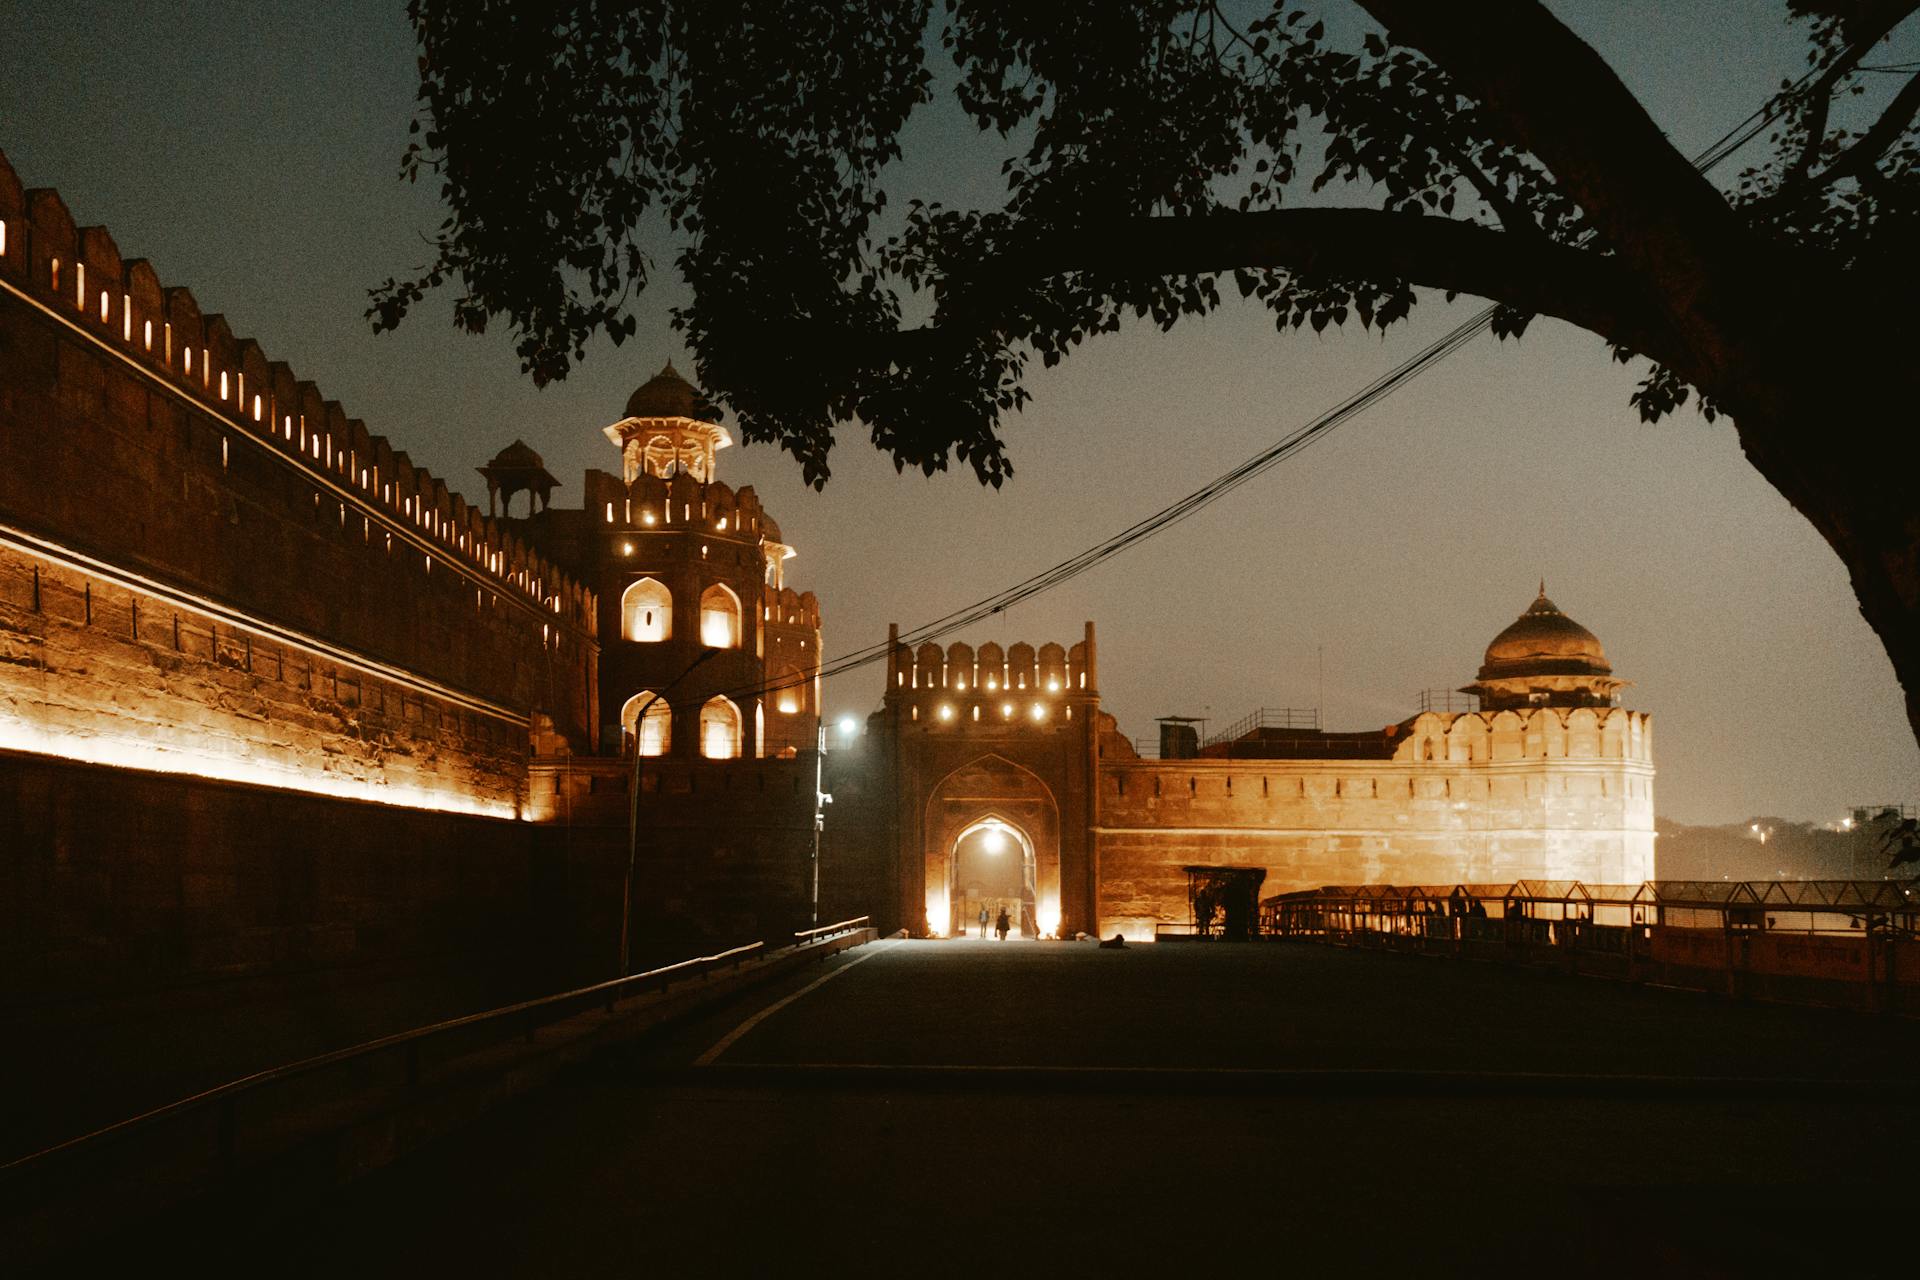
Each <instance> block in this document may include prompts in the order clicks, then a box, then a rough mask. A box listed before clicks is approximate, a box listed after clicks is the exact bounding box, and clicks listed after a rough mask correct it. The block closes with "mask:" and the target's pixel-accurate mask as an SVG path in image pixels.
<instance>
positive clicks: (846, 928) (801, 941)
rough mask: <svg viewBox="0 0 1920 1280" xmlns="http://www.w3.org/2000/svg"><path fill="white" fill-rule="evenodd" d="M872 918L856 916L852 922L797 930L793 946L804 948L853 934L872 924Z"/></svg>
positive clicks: (846, 921) (843, 921)
mask: <svg viewBox="0 0 1920 1280" xmlns="http://www.w3.org/2000/svg"><path fill="white" fill-rule="evenodd" d="M872 919H873V917H871V916H855V917H854V918H853V919H851V920H842V921H840V922H839V923H837V924H823V925H821V926H819V927H818V928H814V929H795V930H794V931H793V945H794V946H796V947H804V946H806V945H807V944H808V943H810V942H825V941H827V939H829V938H834V937H838V936H839V935H840V934H843V933H852V932H853V931H854V930H855V929H864V928H866V927H867V925H868V924H870V923H871V922H872Z"/></svg>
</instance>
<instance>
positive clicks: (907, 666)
mask: <svg viewBox="0 0 1920 1280" xmlns="http://www.w3.org/2000/svg"><path fill="white" fill-rule="evenodd" d="M1098 687H1099V680H1098V678H1097V676H1096V674H1095V671H1094V663H1093V631H1092V624H1088V631H1087V638H1086V639H1085V640H1082V641H1080V642H1079V643H1077V644H1075V645H1073V646H1072V647H1071V648H1066V647H1063V646H1061V645H1058V644H1054V643H1052V642H1048V643H1046V644H1043V645H1041V646H1040V647H1039V648H1038V649H1036V648H1034V647H1033V646H1032V645H1030V644H1028V643H1027V642H1026V641H1024V640H1022V641H1018V642H1016V643H1014V644H1011V645H1008V646H1007V647H1006V648H1004V649H1003V648H1001V647H1000V645H999V644H997V643H995V642H994V641H991V640H989V641H988V642H987V643H986V644H983V645H981V646H980V647H979V649H977V650H976V649H975V648H974V647H973V646H972V645H970V644H966V643H964V642H955V643H953V644H950V645H947V646H946V647H945V648H942V647H941V646H939V645H937V644H933V643H931V642H929V643H927V644H923V645H921V646H920V647H919V648H918V649H912V648H909V647H907V646H906V645H903V644H896V645H895V646H894V647H893V649H892V651H891V653H890V655H889V657H888V661H887V693H888V694H889V695H890V696H897V695H903V694H906V695H911V694H914V693H916V692H925V693H935V692H937V693H952V694H973V695H975V696H978V697H985V696H988V695H991V694H995V693H1002V694H1012V695H1015V696H1018V695H1019V694H1021V693H1075V694H1079V693H1092V692H1095V691H1097V689H1098Z"/></svg>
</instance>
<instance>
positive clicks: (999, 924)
mask: <svg viewBox="0 0 1920 1280" xmlns="http://www.w3.org/2000/svg"><path fill="white" fill-rule="evenodd" d="M1012 924H1013V922H1012V921H1011V920H1008V919H1007V909H1006V908H1005V907H1002V908H1000V915H999V918H998V919H996V920H995V921H994V922H993V927H994V929H996V930H997V931H998V932H999V934H1000V941H1002V942H1005V941H1006V940H1007V930H1008V929H1009V928H1010V927H1012Z"/></svg>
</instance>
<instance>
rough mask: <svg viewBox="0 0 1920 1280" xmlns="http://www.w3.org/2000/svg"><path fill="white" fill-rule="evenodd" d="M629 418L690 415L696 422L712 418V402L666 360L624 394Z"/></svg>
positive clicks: (711, 419) (707, 420)
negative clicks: (661, 366) (653, 372)
mask: <svg viewBox="0 0 1920 1280" xmlns="http://www.w3.org/2000/svg"><path fill="white" fill-rule="evenodd" d="M626 416H627V417H629V418H692V419H693V420H694V421H696V422H712V421H713V420H714V412H713V405H712V404H711V403H710V402H709V401H708V400H707V398H706V397H705V396H703V395H701V394H700V389H699V388H698V387H696V386H694V385H693V384H692V383H691V382H688V381H687V380H686V379H685V378H683V377H681V376H680V371H679V370H678V369H676V368H674V367H673V361H671V360H669V361H667V367H666V368H664V369H662V370H661V371H660V372H658V373H656V374H654V375H653V376H652V377H651V378H648V379H647V380H646V381H645V382H643V383H641V384H640V385H639V386H638V387H637V388H635V389H634V393H633V394H632V395H630V396H628V397H627V413H626Z"/></svg>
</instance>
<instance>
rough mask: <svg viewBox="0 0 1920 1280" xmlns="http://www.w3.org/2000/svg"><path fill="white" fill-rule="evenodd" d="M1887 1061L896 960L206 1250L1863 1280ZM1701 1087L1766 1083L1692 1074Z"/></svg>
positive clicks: (1009, 952) (1085, 965) (1883, 1026)
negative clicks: (1254, 1258)
mask: <svg viewBox="0 0 1920 1280" xmlns="http://www.w3.org/2000/svg"><path fill="white" fill-rule="evenodd" d="M1916 1063H1920V1025H1916V1024H1913V1023H1906V1022H1893V1021H1888V1020H1881V1019H1875V1018H1870V1017H1865V1016H1859V1015H1852V1014H1845V1013H1839V1012H1831V1011H1819V1010H1800V1009H1789V1008H1779V1007H1769V1006H1741V1005H1736V1004H1731V1003H1728V1002H1725V1001H1721V1000H1716V999H1712V998H1708V997H1702V996H1696V995H1690V994H1685V993H1678V992H1663V991H1649V990H1636V989H1632V988H1627V987H1621V986H1615V985H1611V984H1607V983H1603V982H1597V981H1591V980H1581V979H1574V978H1568V977H1563V976H1559V975H1553V974H1544V973H1532V972H1524V971H1514V970H1509V969H1505V968H1499V967H1494V966H1487V965H1478V964H1461V963H1455V962H1451V961H1441V960H1434V959H1427V958H1419V957H1401V956H1392V955H1373V954H1365V953H1352V952H1339V951H1331V950H1323V949H1317V948H1308V947H1287V946H1269V947H1260V948H1247V947H1224V946H1223V947H1205V946H1185V947H1182V946H1172V945H1168V946H1160V947H1136V948H1131V949H1129V950H1126V951H1121V952H1111V951H1100V950H1096V949H1095V948H1093V947H1091V946H1086V945H1070V944H1036V943H1028V944H1020V943H1008V944H1005V945H1002V944H998V943H993V942H987V943H979V942H972V941H953V942H888V943H880V944H876V945H874V946H871V947H867V948H862V949H860V950H856V951H853V952H850V953H847V954H846V955H844V956H843V957H840V958H838V959H837V960H835V961H833V962H831V963H830V964H828V965H826V966H824V967H823V968H822V969H820V970H817V971H815V972H813V973H807V974H803V975H800V976H799V977H797V978H794V979H792V980H790V981H789V982H787V983H786V984H785V985H784V986H782V987H780V988H776V989H774V990H772V991H770V992H763V993H759V994H757V995H755V996H753V997H750V998H748V999H747V1000H746V1001H743V1002H738V1003H736V1004H734V1005H732V1006H729V1007H727V1008H724V1009H721V1010H718V1011H714V1012H712V1013H710V1014H708V1015H706V1016H704V1017H702V1018H701V1019H699V1020H698V1021H695V1022H692V1023H689V1024H686V1025H684V1026H682V1027H680V1028H678V1029H676V1030H675V1031H674V1032H673V1033H672V1034H670V1035H668V1036H666V1037H664V1038H662V1039H659V1040H657V1041H655V1042H653V1043H651V1044H649V1045H648V1046H647V1047H646V1048H645V1050H644V1051H632V1052H626V1053H621V1054H610V1055H606V1056H604V1057H603V1058H602V1059H601V1060H599V1061H597V1062H596V1063H595V1064H594V1066H593V1067H591V1068H590V1069H587V1070H583V1071H581V1072H578V1073H575V1074H573V1075H571V1076H568V1077H566V1078H565V1079H563V1080H562V1081H561V1082H560V1083H559V1084H557V1085H555V1086H553V1087H551V1088H549V1089H547V1090H545V1091H543V1092H541V1093H539V1094H536V1095H533V1096H530V1097H528V1098H525V1099H522V1100H521V1101H520V1102H518V1103H516V1104H514V1105H512V1106H509V1107H507V1108H505V1109H503V1110H502V1111H500V1112H499V1113H497V1114H495V1115H494V1116H492V1117H490V1118H489V1119H488V1120H487V1121H485V1122H484V1123H482V1124H480V1125H478V1126H476V1127H474V1128H473V1129H470V1130H468V1131H466V1132H464V1133H462V1134H460V1135H458V1136H456V1137H454V1138H451V1139H448V1140H446V1141H444V1142H442V1143H440V1144H438V1145H437V1146H435V1147H433V1148H431V1149H428V1150H426V1151H423V1152H420V1153H418V1154H416V1155H415V1156H413V1157H410V1158H408V1159H406V1160H403V1161H402V1162H400V1163H399V1164H396V1165H395V1166H393V1167H391V1168H389V1169H387V1170H384V1171H382V1172H380V1173H379V1174H376V1175H375V1176H373V1177H370V1178H368V1179H365V1180H363V1181H361V1182H359V1183H356V1184H354V1185H353V1186H350V1187H348V1188H345V1189H343V1190H341V1191H340V1192H338V1193H337V1194H335V1195H333V1196H330V1197H327V1198H325V1199H324V1200H322V1201H321V1202H318V1203H314V1204H312V1205H310V1206H307V1207H306V1208H305V1209H304V1210H303V1211H302V1212H301V1213H300V1214H299V1215H298V1216H297V1217H296V1218H295V1219H293V1220H291V1221H287V1222H282V1223H276V1224H272V1225H271V1226H268V1227H264V1228H262V1229H260V1230H259V1231H257V1232H251V1233H243V1234H242V1235H240V1236H239V1237H238V1238H236V1239H235V1240H234V1241H232V1242H231V1244H232V1250H231V1253H230V1254H229V1255H226V1256H221V1255H219V1254H215V1255H214V1256H211V1257H209V1258H207V1259H206V1260H207V1262H208V1264H209V1266H210V1267H211V1268H212V1269H214V1270H220V1269H222V1268H225V1269H228V1270H233V1271H253V1272H258V1271H260V1270H261V1268H262V1267H263V1265H268V1266H270V1267H271V1269H272V1270H273V1271H276V1272H285V1273H290V1274H310V1275H316V1276H317V1275H338V1274H344V1273H357V1274H373V1275H413V1276H417V1275H422V1274H447V1273H461V1274H526V1275H554V1276H574V1275H586V1274H599V1273H603V1272H614V1271H618V1272H624V1273H634V1272H639V1271H643V1270H644V1271H649V1272H652V1273H656V1274H696V1273H697V1274H764V1273H766V1272H767V1271H769V1270H772V1269H775V1268H779V1269H782V1270H786V1271H788V1272H795V1271H797V1272H800V1273H803V1274H811V1273H816V1272H840V1273H849V1272H851V1273H867V1272H872V1271H875V1270H879V1271H882V1272H884V1273H901V1272H908V1273H932V1274H965V1273H973V1272H978V1271H981V1270H1005V1269H1017V1270H1020V1271H1030V1270H1037V1271H1043V1272H1054V1271H1059V1272H1068V1273H1073V1274H1080V1273H1085V1272H1089V1271H1091V1272H1096V1273H1098V1272H1113V1271H1138V1270H1140V1269H1142V1268H1146V1269H1149V1270H1165V1271H1169V1272H1174V1271H1177V1272H1181V1273H1187V1272H1191V1271H1197V1270H1211V1269H1216V1268H1220V1267H1224V1266H1227V1265H1233V1264H1234V1263H1237V1262H1239V1261H1241V1260H1244V1259H1245V1258H1246V1257H1247V1256H1248V1255H1249V1254H1252V1253H1257V1254H1258V1255H1259V1256H1260V1257H1261V1258H1262V1259H1263V1264H1262V1266H1263V1270H1265V1271H1268V1272H1272V1271H1276V1270H1278V1271H1287V1270H1293V1269H1296V1268H1298V1267H1304V1266H1309V1265H1310V1266H1312V1267H1313V1269H1315V1270H1338V1271H1340V1272H1342V1273H1345V1274H1358V1275H1369V1274H1376V1273H1378V1272H1380V1271H1384V1270H1387V1269H1389V1268H1393V1269H1401V1268H1406V1267H1413V1268H1415V1269H1418V1270H1426V1271H1429V1272H1439V1273H1442V1274H1444V1273H1447V1272H1448V1271H1451V1270H1452V1269H1454V1268H1456V1267H1460V1266H1464V1265H1466V1264H1467V1263H1468V1262H1469V1261H1471V1263H1472V1264H1473V1265H1474V1266H1475V1267H1476V1268H1477V1269H1478V1270H1479V1271H1480V1272H1481V1273H1482V1274H1485V1273H1489V1272H1491V1273H1493V1274H1503V1273H1506V1272H1508V1271H1517V1270H1531V1271H1541V1270H1546V1271H1552V1272H1556V1273H1560V1274H1574V1275H1580V1274H1594V1275H1628V1274H1664V1273H1668V1272H1670V1271H1671V1272H1674V1273H1685V1274H1693V1275H1717V1274H1726V1275H1735V1274H1754V1268H1755V1267H1759V1268H1760V1269H1761V1270H1762V1271H1772V1270H1775V1269H1777V1268H1779V1267H1783V1266H1786V1265H1788V1264H1792V1265H1798V1266H1804V1267H1807V1268H1817V1269H1818V1271H1819V1272H1821V1273H1825V1272H1828V1271H1831V1270H1832V1269H1833V1268H1835V1267H1837V1266H1840V1265H1841V1264H1845V1267H1846V1269H1847V1270H1848V1271H1849V1273H1851V1274H1876V1270H1875V1268H1874V1267H1873V1266H1870V1265H1867V1263H1868V1260H1869V1259H1871V1258H1873V1257H1875V1256H1876V1255H1877V1254H1878V1253H1879V1251H1880V1250H1881V1249H1882V1248H1883V1247H1886V1246H1887V1245H1888V1244H1889V1243H1891V1242H1895V1241H1897V1240H1898V1239H1899V1238H1900V1237H1901V1235H1902V1234H1903V1233H1902V1232H1901V1231H1900V1230H1899V1229H1898V1227H1897V1224H1898V1223H1899V1222H1901V1221H1904V1220H1905V1218H1906V1217H1907V1214H1908V1212H1909V1211H1910V1206H1911V1203H1912V1199H1913V1195H1914V1192H1915V1190H1916V1187H1915V1182H1914V1177H1913V1173H1912V1170H1913V1168H1914V1165H1913V1162H1912V1156H1911V1150H1910V1144H1911V1135H1912V1133H1913V1132H1915V1128H1914V1121H1915V1120H1916V1119H1920V1107H1917V1106H1916V1105H1915V1102H1914V1099H1915V1091H1914V1089H1913V1087H1912V1081H1913V1076H1914V1066H1915V1064H1916ZM1569 1073H1571V1074H1573V1075H1577V1076H1579V1077H1581V1078H1580V1079H1573V1080H1569V1079H1567V1078H1565V1077H1566V1076H1567V1075H1568V1074H1569ZM1594 1076H1599V1077H1604V1078H1602V1079H1592V1078H1590V1077H1594ZM1722 1077H1737V1078H1739V1079H1740V1080H1742V1081H1748V1082H1758V1083H1746V1084H1724V1085H1710V1086H1702V1085H1701V1084H1700V1083H1699V1082H1700V1081H1701V1080H1703V1079H1708V1078H1722ZM1806 1081H1812V1082H1816V1083H1814V1084H1806V1083H1791V1082H1806ZM1890 1265H1891V1269H1889V1270H1888V1271H1887V1272H1886V1274H1911V1270H1912V1267H1913V1261H1912V1255H1911V1253H1909V1254H1908V1255H1907V1259H1906V1260H1905V1262H1903V1263H1900V1262H1894V1263H1891V1264H1890ZM1809 1273H1814V1272H1813V1271H1811V1270H1810V1271H1809Z"/></svg>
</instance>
